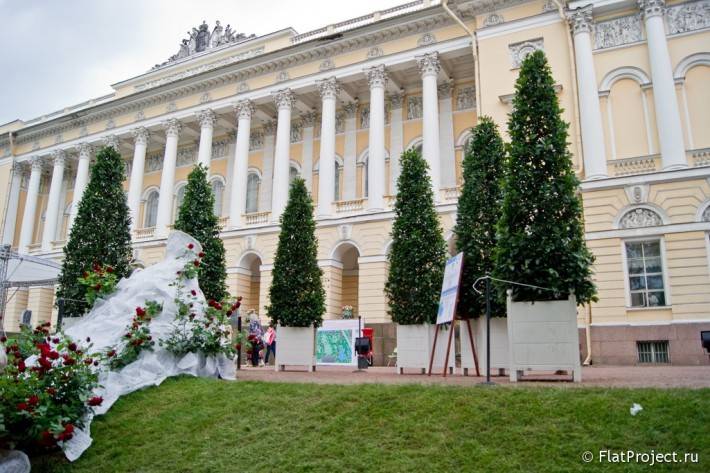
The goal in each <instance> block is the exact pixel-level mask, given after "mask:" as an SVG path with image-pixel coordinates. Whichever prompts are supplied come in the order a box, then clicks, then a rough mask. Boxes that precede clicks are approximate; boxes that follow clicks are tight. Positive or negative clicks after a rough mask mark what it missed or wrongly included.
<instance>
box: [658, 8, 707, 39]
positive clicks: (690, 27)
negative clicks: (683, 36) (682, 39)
mask: <svg viewBox="0 0 710 473" xmlns="http://www.w3.org/2000/svg"><path fill="white" fill-rule="evenodd" d="M666 24H667V26H668V34H680V33H686V32H688V31H697V30H702V29H704V28H710V0H702V1H699V2H688V3H681V4H680V5H673V6H670V7H668V8H667V9H666Z"/></svg>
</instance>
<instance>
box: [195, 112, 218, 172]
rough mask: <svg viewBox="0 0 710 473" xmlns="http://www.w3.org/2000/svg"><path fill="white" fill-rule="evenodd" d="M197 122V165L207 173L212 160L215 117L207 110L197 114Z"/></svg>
mask: <svg viewBox="0 0 710 473" xmlns="http://www.w3.org/2000/svg"><path fill="white" fill-rule="evenodd" d="M197 120H198V121H199V122H200V147H199V148H198V151H197V163H198V164H202V165H203V166H204V167H205V168H207V171H208V173H209V169H210V161H211V160H212V135H213V133H214V124H215V122H216V121H217V116H216V115H215V113H214V112H213V111H212V110H209V109H207V110H202V111H200V112H198V113H197Z"/></svg>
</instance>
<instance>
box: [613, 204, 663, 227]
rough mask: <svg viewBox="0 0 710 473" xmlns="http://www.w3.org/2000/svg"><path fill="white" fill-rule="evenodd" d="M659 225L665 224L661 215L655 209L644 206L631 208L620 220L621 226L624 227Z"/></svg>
mask: <svg viewBox="0 0 710 473" xmlns="http://www.w3.org/2000/svg"><path fill="white" fill-rule="evenodd" d="M659 225H663V220H662V219H661V216H660V215H658V214H657V213H656V212H654V211H653V210H651V209H647V208H643V207H640V208H635V209H631V210H629V211H628V212H626V213H625V214H624V216H623V217H621V220H620V221H619V228H622V229H625V228H643V227H657V226H659Z"/></svg>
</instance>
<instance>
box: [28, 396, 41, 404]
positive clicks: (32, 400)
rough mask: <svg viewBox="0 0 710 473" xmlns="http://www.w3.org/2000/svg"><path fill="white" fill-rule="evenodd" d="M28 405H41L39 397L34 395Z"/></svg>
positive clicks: (29, 398) (29, 399)
mask: <svg viewBox="0 0 710 473" xmlns="http://www.w3.org/2000/svg"><path fill="white" fill-rule="evenodd" d="M27 404H29V405H30V406H36V405H37V404H39V396H37V395H36V394H33V395H32V396H30V397H28V398H27Z"/></svg>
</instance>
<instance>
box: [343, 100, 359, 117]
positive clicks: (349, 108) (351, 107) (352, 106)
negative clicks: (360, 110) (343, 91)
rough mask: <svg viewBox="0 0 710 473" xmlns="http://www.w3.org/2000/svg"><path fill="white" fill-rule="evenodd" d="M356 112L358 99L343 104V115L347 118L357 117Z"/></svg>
mask: <svg viewBox="0 0 710 473" xmlns="http://www.w3.org/2000/svg"><path fill="white" fill-rule="evenodd" d="M356 113H357V101H355V102H348V103H346V104H345V105H343V115H344V117H345V118H355V114H356Z"/></svg>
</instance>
